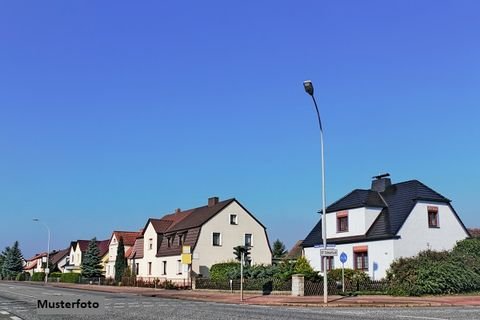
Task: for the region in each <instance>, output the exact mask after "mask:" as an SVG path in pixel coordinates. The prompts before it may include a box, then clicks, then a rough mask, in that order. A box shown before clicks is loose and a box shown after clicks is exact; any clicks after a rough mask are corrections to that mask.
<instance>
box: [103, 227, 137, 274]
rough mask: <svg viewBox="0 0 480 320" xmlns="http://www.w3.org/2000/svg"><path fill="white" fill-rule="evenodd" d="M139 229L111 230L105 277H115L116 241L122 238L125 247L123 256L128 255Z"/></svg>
mask: <svg viewBox="0 0 480 320" xmlns="http://www.w3.org/2000/svg"><path fill="white" fill-rule="evenodd" d="M139 235H141V231H113V232H112V236H111V237H110V242H109V244H108V261H107V264H106V269H105V277H107V278H115V261H116V259H117V251H118V243H119V241H120V238H123V245H124V247H125V257H128V256H129V255H130V253H131V251H132V247H133V245H134V244H135V240H136V239H137V237H138V236H139Z"/></svg>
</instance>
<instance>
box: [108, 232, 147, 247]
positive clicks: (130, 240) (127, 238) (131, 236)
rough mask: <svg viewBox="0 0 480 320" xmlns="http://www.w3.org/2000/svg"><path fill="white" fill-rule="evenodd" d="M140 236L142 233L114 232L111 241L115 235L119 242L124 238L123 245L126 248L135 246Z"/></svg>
mask: <svg viewBox="0 0 480 320" xmlns="http://www.w3.org/2000/svg"><path fill="white" fill-rule="evenodd" d="M139 234H141V232H140V231H113V233H112V236H111V237H110V240H111V239H112V238H113V235H115V238H116V239H117V241H120V238H123V244H124V245H125V246H133V245H134V244H135V239H136V238H137V237H138V235H139Z"/></svg>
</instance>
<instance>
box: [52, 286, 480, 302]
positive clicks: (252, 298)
mask: <svg viewBox="0 0 480 320" xmlns="http://www.w3.org/2000/svg"><path fill="white" fill-rule="evenodd" d="M49 286H52V287H60V288H72V289H80V290H89V291H100V292H109V293H128V294H136V295H141V296H148V297H160V298H168V299H182V300H196V301H209V302H221V303H233V304H251V305H269V306H296V307H446V306H471V307H473V306H477V307H480V295H448V296H426V297H392V296H385V295H366V296H356V297H343V296H329V299H328V304H324V303H323V296H308V297H293V296H286V295H285V296H284V295H268V296H262V295H253V294H246V295H244V301H243V302H241V301H240V295H239V294H238V293H233V294H232V293H224V292H212V291H202V290H196V291H191V290H164V289H150V288H136V287H115V286H98V285H88V284H85V285H84V284H71V283H51V284H49Z"/></svg>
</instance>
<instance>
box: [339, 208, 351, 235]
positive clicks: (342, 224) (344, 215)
mask: <svg viewBox="0 0 480 320" xmlns="http://www.w3.org/2000/svg"><path fill="white" fill-rule="evenodd" d="M337 232H348V211H340V212H337Z"/></svg>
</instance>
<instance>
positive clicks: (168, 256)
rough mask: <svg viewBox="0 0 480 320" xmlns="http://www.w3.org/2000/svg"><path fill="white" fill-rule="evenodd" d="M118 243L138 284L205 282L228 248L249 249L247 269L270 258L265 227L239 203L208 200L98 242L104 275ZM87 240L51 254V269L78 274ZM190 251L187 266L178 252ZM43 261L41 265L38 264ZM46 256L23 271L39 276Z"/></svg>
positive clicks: (110, 272)
mask: <svg viewBox="0 0 480 320" xmlns="http://www.w3.org/2000/svg"><path fill="white" fill-rule="evenodd" d="M120 238H122V239H123V242H124V246H125V256H126V257H127V261H128V265H129V267H130V269H131V270H132V272H133V273H134V274H135V275H137V277H138V278H142V279H152V278H155V279H168V280H181V279H187V278H188V277H189V276H190V274H191V273H193V274H194V275H197V276H204V277H208V276H209V270H210V267H211V266H212V265H213V264H215V263H219V262H225V261H229V260H233V259H234V253H233V248H234V247H236V246H239V245H242V246H243V245H246V246H249V247H250V263H252V264H266V265H268V264H271V262H272V252H271V248H270V245H269V240H268V236H267V231H266V228H265V226H264V225H263V224H262V223H261V222H260V221H259V220H258V219H257V218H255V216H254V215H253V214H252V213H251V212H249V211H248V210H247V209H246V208H245V207H244V206H243V205H242V204H241V203H240V202H239V201H238V200H236V199H234V198H232V199H228V200H224V201H219V198H218V197H212V198H209V199H208V202H207V204H206V205H204V206H201V207H197V208H193V209H188V210H181V209H176V210H175V212H173V213H170V214H167V215H164V216H163V217H162V218H150V219H148V221H147V222H146V223H145V225H144V226H143V228H141V229H140V230H139V231H113V232H112V235H111V237H110V238H109V239H106V240H101V241H97V246H98V248H99V252H100V253H99V255H100V257H101V260H102V266H103V272H104V274H105V276H106V277H107V278H113V277H114V276H115V259H116V256H117V249H118V244H119V241H120ZM88 243H89V240H76V241H72V242H71V244H70V246H69V248H67V249H64V250H61V251H58V252H52V253H51V254H50V261H51V265H52V267H51V269H52V271H58V272H76V273H79V272H81V264H82V259H83V256H84V254H85V252H86V250H87V247H88ZM185 247H187V248H189V249H190V254H191V263H188V264H187V263H183V262H182V250H184V248H185ZM42 259H43V260H42ZM42 261H46V253H42V254H38V255H36V256H34V257H33V258H32V259H29V260H28V261H27V264H26V265H25V271H27V272H30V273H32V274H33V272H41V271H44V269H43V267H45V265H46V264H45V263H42Z"/></svg>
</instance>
